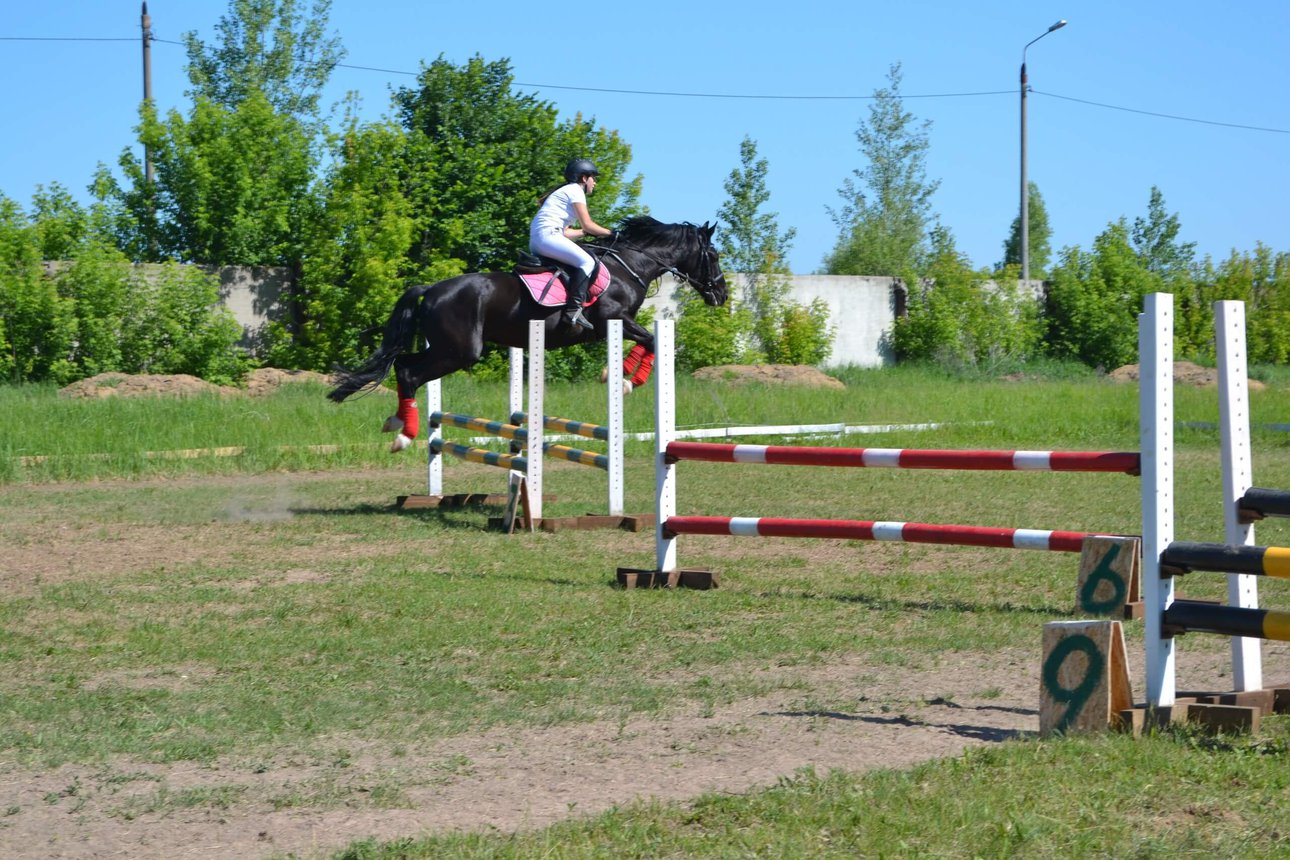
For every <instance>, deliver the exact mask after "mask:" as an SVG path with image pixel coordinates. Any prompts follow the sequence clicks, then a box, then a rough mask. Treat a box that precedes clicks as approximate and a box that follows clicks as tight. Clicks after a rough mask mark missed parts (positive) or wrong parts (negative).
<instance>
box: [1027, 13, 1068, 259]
mask: <svg viewBox="0 0 1290 860" xmlns="http://www.w3.org/2000/svg"><path fill="white" fill-rule="evenodd" d="M1065 26H1066V19H1065V18H1063V19H1062V20H1060V21H1058V22H1057V23H1056V24H1054V25H1053V26H1051V27H1049V28H1048V29H1047V30H1045V31H1044V32H1042V33H1040V34H1039V35H1038V36H1036V37H1035V38H1033V39H1031V40H1030V41H1029V42H1027V43H1026V47H1025V48H1022V49H1021V279H1022V280H1023V281H1028V280H1030V188H1029V183H1028V182H1026V49H1027V48H1029V47H1030V46H1031V45H1033V44H1035V43H1036V42H1038V41H1039V40H1040V39H1042V38H1044V37H1045V36H1047V35H1048V34H1049V33H1051V32H1053V31H1054V30H1060V29H1061V28H1062V27H1065Z"/></svg>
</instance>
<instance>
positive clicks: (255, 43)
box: [184, 0, 345, 131]
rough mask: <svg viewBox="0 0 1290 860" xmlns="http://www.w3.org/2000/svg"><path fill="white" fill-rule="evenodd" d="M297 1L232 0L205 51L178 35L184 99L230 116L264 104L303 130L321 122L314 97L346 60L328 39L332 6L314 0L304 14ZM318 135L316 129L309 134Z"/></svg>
mask: <svg viewBox="0 0 1290 860" xmlns="http://www.w3.org/2000/svg"><path fill="white" fill-rule="evenodd" d="M301 5H303V4H298V3H297V2H296V0H231V2H230V3H229V13H228V14H226V15H224V16H222V17H221V18H220V21H219V24H217V25H216V28H215V29H216V32H217V33H218V34H219V40H218V42H217V43H216V44H214V45H209V46H208V45H206V44H205V43H203V42H202V41H201V40H200V39H198V38H197V34H196V33H186V34H184V46H185V49H186V51H187V53H188V79H189V81H190V82H191V83H192V87H193V88H192V90H190V91H189V95H190V96H192V97H193V99H194V100H197V99H199V98H205V99H206V100H208V101H210V102H212V103H214V104H217V105H221V106H223V107H225V108H228V109H229V110H235V109H236V108H237V107H238V106H239V105H241V104H243V103H244V102H247V101H249V100H252V99H256V98H260V97H262V98H264V99H265V100H266V101H267V102H268V103H269V105H270V107H271V108H272V110H273V112H274V113H276V114H279V115H282V116H290V117H294V118H296V119H297V120H299V121H300V122H302V123H304V124H305V125H307V126H308V125H311V124H312V123H314V122H316V121H317V120H318V119H319V103H318V102H319V98H320V96H321V94H322V90H323V87H325V86H326V85H327V80H328V78H329V77H330V75H331V71H332V69H333V68H335V66H336V64H337V63H339V62H340V61H341V60H343V59H344V58H345V49H344V48H343V47H342V46H341V42H340V38H339V37H337V36H328V35H327V32H326V31H327V20H328V15H329V14H330V11H331V0H314V3H313V6H312V8H311V9H310V10H309V13H308V14H307V15H304V14H301V12H300V9H299V6H301ZM314 130H315V131H319V130H321V129H314Z"/></svg>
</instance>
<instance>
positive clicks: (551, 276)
mask: <svg viewBox="0 0 1290 860" xmlns="http://www.w3.org/2000/svg"><path fill="white" fill-rule="evenodd" d="M519 277H520V280H521V281H523V282H524V286H525V287H527V288H528V291H529V293H530V294H531V295H532V296H533V301H535V302H537V303H538V304H540V305H545V306H547V307H552V308H558V307H562V306H563V305H564V300H565V297H566V291H565V288H564V281H562V280H560V279H559V278H557V277H556V276H555V272H535V273H526V274H522V275H520V276H519ZM607 286H609V270H608V269H607V268H605V267H604V266H601V267H600V270H599V271H598V272H596V281H595V283H593V284H592V285H591V290H590V291H589V292H588V294H587V301H586V302H584V303H583V307H590V306H591V305H593V304H595V303H596V299H597V298H599V297H600V294H601V293H603V292H604V291H605V287H607Z"/></svg>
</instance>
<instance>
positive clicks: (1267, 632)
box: [1162, 600, 1290, 642]
mask: <svg viewBox="0 0 1290 860" xmlns="http://www.w3.org/2000/svg"><path fill="white" fill-rule="evenodd" d="M1162 628H1163V629H1165V630H1168V631H1169V632H1170V633H1187V632H1197V633H1218V634H1221V635H1224V636H1249V637H1252V638H1254V639H1275V640H1277V641H1278V642H1290V612H1275V611H1273V610H1271V609H1247V608H1244V607H1240V606H1219V605H1216V604H1213V603H1201V602H1197V601H1190V600H1175V601H1174V602H1173V603H1171V604H1169V608H1168V609H1166V610H1165V613H1164V622H1163V624H1162Z"/></svg>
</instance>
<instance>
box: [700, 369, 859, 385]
mask: <svg viewBox="0 0 1290 860" xmlns="http://www.w3.org/2000/svg"><path fill="white" fill-rule="evenodd" d="M694 378H695V379H709V380H713V381H715V382H729V383H733V384H735V385H747V384H749V383H760V384H762V385H808V386H810V387H812V388H846V386H845V385H843V384H842V381H841V380H839V379H834V378H833V377H832V376H829V375H828V374H825V373H821V372H820V371H818V370H816V369H815V368H814V367H806V366H802V365H796V364H722V365H719V366H716V367H701V368H699V369H698V370H696V371H695V372H694Z"/></svg>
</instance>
